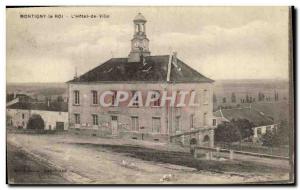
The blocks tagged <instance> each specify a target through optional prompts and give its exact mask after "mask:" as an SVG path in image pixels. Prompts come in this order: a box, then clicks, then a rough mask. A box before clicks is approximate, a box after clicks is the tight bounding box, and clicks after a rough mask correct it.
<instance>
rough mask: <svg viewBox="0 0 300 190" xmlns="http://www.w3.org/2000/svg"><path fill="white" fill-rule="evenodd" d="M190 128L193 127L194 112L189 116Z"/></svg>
mask: <svg viewBox="0 0 300 190" xmlns="http://www.w3.org/2000/svg"><path fill="white" fill-rule="evenodd" d="M190 128H194V114H191V116H190Z"/></svg>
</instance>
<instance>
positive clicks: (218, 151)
mask: <svg viewBox="0 0 300 190" xmlns="http://www.w3.org/2000/svg"><path fill="white" fill-rule="evenodd" d="M216 150H217V158H220V147H217V148H216Z"/></svg>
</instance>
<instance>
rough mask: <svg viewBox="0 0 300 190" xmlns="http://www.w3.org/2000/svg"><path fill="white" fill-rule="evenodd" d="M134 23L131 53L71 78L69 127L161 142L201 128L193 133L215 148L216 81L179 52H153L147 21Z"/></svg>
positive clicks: (91, 133) (85, 131)
mask: <svg viewBox="0 0 300 190" xmlns="http://www.w3.org/2000/svg"><path fill="white" fill-rule="evenodd" d="M133 22H134V36H133V39H132V41H131V51H130V53H129V56H128V57H125V58H112V59H110V60H108V61H107V62H105V63H103V64H101V65H100V66H98V67H96V68H94V69H92V70H90V71H88V72H87V73H85V74H83V75H81V76H79V77H76V78H74V79H73V80H71V81H69V82H68V91H69V106H68V110H69V119H70V127H71V128H72V129H73V131H74V132H76V133H83V134H88V135H94V136H102V135H106V134H109V135H112V136H121V137H124V138H130V139H139V140H151V141H160V142H161V141H168V140H169V139H170V137H171V136H172V135H178V134H181V133H184V132H188V131H198V132H195V133H193V136H194V138H195V139H196V141H197V143H198V144H201V142H202V141H203V140H204V139H205V141H206V142H207V141H208V142H209V143H208V144H209V145H210V146H213V136H214V134H213V129H214V126H213V120H212V118H213V98H212V97H213V92H212V83H213V80H211V79H209V78H206V77H205V76H203V75H202V74H200V73H198V72H197V71H195V70H194V69H192V68H190V67H189V66H188V65H186V64H185V63H184V62H183V61H181V60H180V59H178V58H177V56H176V53H174V54H173V55H159V56H152V55H151V54H150V50H149V39H148V38H147V37H146V19H145V18H144V16H143V15H142V14H140V13H139V14H138V15H137V16H136V17H135V19H134V21H133ZM119 91H123V92H125V94H128V97H127V99H126V100H124V101H122V102H118V103H119V104H117V105H116V104H115V102H116V101H118V98H119V99H122V98H121V95H118V92H119ZM107 92H109V93H107ZM153 92H155V93H153ZM182 92H185V94H184V97H185V98H183V99H180V97H182V96H183V95H182V94H181V93H182ZM104 93H107V96H103V94H104ZM149 93H150V94H151V93H152V94H151V96H149ZM126 96H127V95H126ZM103 97H104V98H103ZM149 97H150V98H149ZM156 97H157V98H156ZM164 97H165V98H164ZM148 99H152V100H153V101H148ZM101 100H103V101H104V102H105V105H106V104H108V106H103V105H102V104H101ZM182 100H183V101H182ZM188 100H189V101H188ZM173 101H174V102H175V103H174V102H173ZM132 102H134V103H132ZM147 102H148V106H147ZM172 102H173V103H174V104H172ZM179 102H181V103H182V102H183V103H184V106H183V105H181V104H180V103H179ZM191 102H192V103H191ZM109 104H110V105H109ZM200 128H201V129H202V130H201V131H200V130H198V129H200ZM185 143H189V142H188V141H185Z"/></svg>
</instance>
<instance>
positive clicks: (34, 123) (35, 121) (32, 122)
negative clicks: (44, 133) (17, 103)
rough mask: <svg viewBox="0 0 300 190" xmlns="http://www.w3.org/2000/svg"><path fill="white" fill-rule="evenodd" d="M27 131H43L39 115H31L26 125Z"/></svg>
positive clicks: (43, 126) (43, 124) (43, 125)
mask: <svg viewBox="0 0 300 190" xmlns="http://www.w3.org/2000/svg"><path fill="white" fill-rule="evenodd" d="M27 129H32V130H37V131H41V130H44V129H45V122H44V120H43V118H42V117H41V116H40V115H37V114H34V115H32V116H31V117H30V118H29V120H28V123H27Z"/></svg>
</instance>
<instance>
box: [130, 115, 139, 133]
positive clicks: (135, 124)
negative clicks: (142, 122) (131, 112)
mask: <svg viewBox="0 0 300 190" xmlns="http://www.w3.org/2000/svg"><path fill="white" fill-rule="evenodd" d="M131 123H132V124H131V129H132V130H133V131H138V130H139V118H138V117H136V116H132V117H131Z"/></svg>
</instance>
